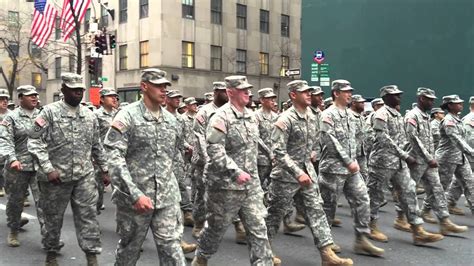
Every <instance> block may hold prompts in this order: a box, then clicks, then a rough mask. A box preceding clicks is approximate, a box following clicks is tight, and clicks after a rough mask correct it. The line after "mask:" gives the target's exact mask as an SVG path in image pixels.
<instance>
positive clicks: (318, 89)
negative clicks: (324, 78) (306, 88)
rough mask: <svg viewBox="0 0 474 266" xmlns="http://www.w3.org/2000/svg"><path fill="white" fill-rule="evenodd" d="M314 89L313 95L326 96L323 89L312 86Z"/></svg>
mask: <svg viewBox="0 0 474 266" xmlns="http://www.w3.org/2000/svg"><path fill="white" fill-rule="evenodd" d="M312 88H313V91H312V92H311V95H319V94H322V95H324V91H323V89H321V87H319V86H312Z"/></svg>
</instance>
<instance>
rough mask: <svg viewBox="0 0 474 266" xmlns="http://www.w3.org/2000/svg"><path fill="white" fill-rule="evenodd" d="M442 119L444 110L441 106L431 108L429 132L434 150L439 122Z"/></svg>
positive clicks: (436, 143) (436, 145)
mask: <svg viewBox="0 0 474 266" xmlns="http://www.w3.org/2000/svg"><path fill="white" fill-rule="evenodd" d="M443 119H444V111H443V109H441V108H437V107H436V108H433V109H431V122H430V127H431V134H432V135H433V144H434V149H435V150H436V149H437V148H438V145H439V139H440V136H439V124H440V123H441V121H442V120H443Z"/></svg>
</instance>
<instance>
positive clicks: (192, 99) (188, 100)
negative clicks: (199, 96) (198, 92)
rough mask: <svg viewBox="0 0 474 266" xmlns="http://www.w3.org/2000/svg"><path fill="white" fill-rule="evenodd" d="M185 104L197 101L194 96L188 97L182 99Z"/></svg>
mask: <svg viewBox="0 0 474 266" xmlns="http://www.w3.org/2000/svg"><path fill="white" fill-rule="evenodd" d="M183 102H184V103H185V104H187V105H190V104H197V103H198V102H197V101H196V98H194V97H188V98H186V99H184V101H183Z"/></svg>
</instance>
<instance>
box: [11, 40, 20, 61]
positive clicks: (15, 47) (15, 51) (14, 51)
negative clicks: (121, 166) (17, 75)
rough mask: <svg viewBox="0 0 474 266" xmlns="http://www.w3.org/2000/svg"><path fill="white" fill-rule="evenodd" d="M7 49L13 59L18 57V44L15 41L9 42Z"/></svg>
mask: <svg viewBox="0 0 474 266" xmlns="http://www.w3.org/2000/svg"><path fill="white" fill-rule="evenodd" d="M8 49H9V50H10V52H11V53H12V54H13V56H14V57H18V55H19V54H20V44H19V43H18V42H15V41H9V43H8Z"/></svg>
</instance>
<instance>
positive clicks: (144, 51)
mask: <svg viewBox="0 0 474 266" xmlns="http://www.w3.org/2000/svg"><path fill="white" fill-rule="evenodd" d="M148 53H149V49H148V41H143V42H140V67H147V66H149V64H148Z"/></svg>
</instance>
